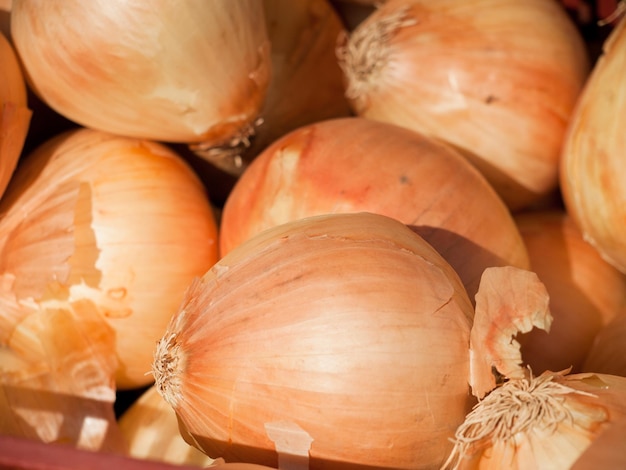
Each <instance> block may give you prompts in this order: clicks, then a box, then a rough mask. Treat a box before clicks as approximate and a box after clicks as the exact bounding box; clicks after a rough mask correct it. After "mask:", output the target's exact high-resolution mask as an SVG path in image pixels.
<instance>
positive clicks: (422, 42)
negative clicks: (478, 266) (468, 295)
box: [338, 0, 589, 210]
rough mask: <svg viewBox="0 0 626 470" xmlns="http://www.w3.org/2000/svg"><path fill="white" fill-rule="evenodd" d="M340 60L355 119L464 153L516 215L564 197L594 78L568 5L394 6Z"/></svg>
mask: <svg viewBox="0 0 626 470" xmlns="http://www.w3.org/2000/svg"><path fill="white" fill-rule="evenodd" d="M531 30H532V32H533V34H532V35H529V33H528V32H529V31H531ZM338 54H339V58H340V63H341V65H342V68H343V70H344V72H345V76H346V94H347V97H348V98H349V99H350V100H351V103H352V106H353V109H354V111H355V113H357V114H358V115H360V116H363V117H367V118H370V119H376V120H380V121H385V122H391V123H395V124H398V125H401V126H403V127H407V128H410V129H413V130H416V131H420V132H423V133H425V134H427V135H431V136H435V137H438V138H441V139H442V140H444V141H446V142H449V143H450V144H452V145H454V146H455V147H457V148H458V149H459V150H461V151H462V152H463V154H464V155H465V156H466V157H467V158H468V159H469V160H470V161H471V162H472V163H473V164H474V165H475V166H476V167H477V168H478V169H480V171H481V172H482V173H483V174H484V175H485V176H486V178H487V179H488V180H489V182H490V183H491V184H492V185H493V186H494V188H495V189H496V191H497V192H498V194H500V196H501V197H502V198H503V200H504V201H505V202H506V204H507V205H508V206H509V207H510V208H511V209H512V210H517V209H520V208H523V207H527V206H529V205H531V204H532V203H534V202H536V201H538V200H541V199H542V198H543V197H544V196H545V195H546V194H549V193H550V192H551V191H553V190H554V189H555V188H556V187H557V186H558V161H559V154H560V151H561V145H562V142H563V137H564V133H565V130H566V126H567V123H568V120H569V118H570V115H571V113H572V109H573V107H574V105H575V103H576V100H577V98H578V95H579V93H580V91H581V88H582V86H583V84H584V82H585V79H586V77H587V73H588V70H589V59H588V57H587V50H586V47H585V43H584V41H583V39H582V36H581V34H580V32H579V31H578V29H577V28H576V26H575V24H574V23H573V21H572V20H571V19H570V17H569V16H568V15H567V13H566V12H565V10H564V8H563V6H562V5H561V4H559V2H556V1H545V0H527V1H523V2H520V1H518V0H504V1H499V2H494V1H493V0H473V1H469V2H468V1H466V0H438V1H436V2H433V1H426V0H392V1H387V2H385V3H384V4H383V5H382V6H381V7H380V8H378V9H377V10H376V11H375V12H374V13H373V14H371V15H370V16H369V17H368V18H367V19H366V20H365V21H364V22H363V23H361V25H359V27H358V28H357V29H356V30H355V31H354V32H353V33H352V34H350V35H349V36H348V37H346V38H344V40H343V41H342V43H341V44H340V46H339V48H338Z"/></svg>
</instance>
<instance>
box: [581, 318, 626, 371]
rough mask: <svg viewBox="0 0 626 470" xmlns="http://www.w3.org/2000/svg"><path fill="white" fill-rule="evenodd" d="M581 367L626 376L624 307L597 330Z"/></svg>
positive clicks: (584, 369) (625, 320)
mask: <svg viewBox="0 0 626 470" xmlns="http://www.w3.org/2000/svg"><path fill="white" fill-rule="evenodd" d="M582 369H583V371H589V372H592V371H595V372H602V373H604V374H613V375H621V376H623V377H626V308H623V309H622V310H620V311H619V312H618V313H617V315H615V317H614V318H613V319H612V320H611V321H610V322H609V323H607V324H606V325H604V326H603V327H602V328H601V329H600V331H598V332H597V334H596V335H595V337H594V340H593V344H592V345H591V348H590V349H589V351H588V353H587V356H586V357H585V361H584V363H583V366H582Z"/></svg>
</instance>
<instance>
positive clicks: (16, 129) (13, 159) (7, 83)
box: [0, 33, 32, 197]
mask: <svg viewBox="0 0 626 470" xmlns="http://www.w3.org/2000/svg"><path fill="white" fill-rule="evenodd" d="M31 115H32V112H31V110H30V109H29V108H28V102H27V94H26V82H25V81H24V75H23V73H22V68H21V65H20V63H19V61H18V58H17V54H16V53H15V50H14V49H13V45H12V44H11V43H10V42H9V40H8V39H7V37H6V36H5V35H4V33H0V197H2V194H4V191H5V190H6V187H7V185H8V184H9V180H10V179H11V176H13V172H14V170H15V168H16V166H17V162H18V160H19V158H20V156H21V153H22V149H23V147H24V142H25V141H26V135H27V134H28V130H29V127H30V119H31Z"/></svg>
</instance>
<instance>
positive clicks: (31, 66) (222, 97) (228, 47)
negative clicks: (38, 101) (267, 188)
mask: <svg viewBox="0 0 626 470" xmlns="http://www.w3.org/2000/svg"><path fill="white" fill-rule="evenodd" d="M11 35H12V38H13V41H14V43H15V47H16V49H17V51H18V53H19V55H20V58H21V60H22V62H23V64H24V67H25V70H26V72H27V78H28V81H29V83H30V85H31V86H32V89H33V91H34V92H35V93H36V94H37V95H38V96H40V97H41V98H42V100H43V101H44V102H46V103H47V104H48V105H49V106H50V107H51V108H52V109H54V110H55V111H57V112H58V113H60V114H61V115H63V116H65V117H67V118H68V119H71V120H72V121H75V122H76V123H78V124H80V125H82V126H86V127H90V128H94V129H98V130H102V131H106V132H110V133H114V134H117V135H122V136H128V137H135V138H142V139H149V140H156V141H166V142H178V143H184V144H195V145H200V146H201V147H203V148H215V147H226V148H228V147H231V146H236V145H238V144H239V143H240V142H242V141H246V140H247V139H248V137H249V135H250V134H251V133H253V132H254V126H255V122H256V120H257V118H258V114H259V111H260V109H261V106H262V103H263V100H264V99H265V94H266V92H267V86H268V82H269V77H270V75H271V63H270V57H269V54H270V47H269V41H268V38H267V31H266V29H265V22H264V19H263V4H262V2H260V1H258V0H212V1H210V2H204V1H199V2H196V1H191V2H171V1H168V0H154V1H151V2H150V6H149V7H146V4H145V2H143V1H141V0H134V1H126V0H124V1H121V0H94V1H89V2H84V1H82V0H67V1H63V2H61V3H59V4H56V3H54V2H49V1H47V0H14V1H13V6H12V10H11ZM215 163H216V164H220V163H222V162H221V161H220V160H215Z"/></svg>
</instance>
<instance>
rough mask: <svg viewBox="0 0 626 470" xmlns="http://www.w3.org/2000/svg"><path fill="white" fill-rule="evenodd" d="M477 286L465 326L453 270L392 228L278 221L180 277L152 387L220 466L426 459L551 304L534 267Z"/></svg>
mask: <svg viewBox="0 0 626 470" xmlns="http://www.w3.org/2000/svg"><path fill="white" fill-rule="evenodd" d="M483 280H485V283H486V284H485V289H484V291H483V292H482V295H481V296H480V297H479V298H480V299H481V302H480V304H478V305H477V308H476V313H477V315H478V314H479V313H480V315H481V316H482V317H483V319H482V320H481V321H480V322H479V324H480V327H479V328H478V329H477V330H476V328H475V324H474V328H472V324H473V321H474V310H473V307H472V304H471V302H470V300H469V298H468V296H467V293H466V291H465V289H464V288H463V285H462V283H461V280H460V278H459V277H458V275H457V274H456V272H455V271H454V270H453V269H452V267H451V266H450V265H449V264H448V263H447V262H446V261H445V260H444V259H443V258H442V257H441V255H439V254H438V253H437V252H436V251H435V250H434V249H433V248H432V246H430V245H429V244H428V243H427V242H426V241H425V240H424V239H423V238H421V237H420V236H419V235H417V234H416V233H415V232H414V231H412V230H411V229H410V228H408V227H407V226H406V225H404V224H402V223H401V222H399V221H397V220H395V219H392V218H389V217H386V216H383V215H380V214H373V213H366V212H361V213H351V214H324V215H318V216H311V217H306V218H302V219H298V220H296V221H292V222H287V223H285V224H282V225H279V226H276V227H273V228H270V229H267V230H265V231H263V232H261V233H259V234H257V235H255V236H254V237H252V238H250V239H249V240H247V241H246V242H244V243H242V244H241V245H239V246H238V247H237V248H235V249H234V250H233V251H231V252H230V253H228V254H227V255H226V256H225V257H223V258H222V259H221V260H220V261H218V262H217V263H216V264H215V265H214V266H213V267H212V268H211V269H210V270H209V271H208V272H207V273H206V274H205V275H204V276H203V277H202V278H201V279H198V280H196V281H194V282H193V283H192V284H191V286H190V287H189V289H188V291H187V293H186V296H185V299H184V300H183V302H182V304H181V306H180V308H179V310H178V312H177V313H176V314H174V316H173V318H172V320H171V323H170V325H169V327H168V329H167V331H166V332H165V333H164V335H163V337H162V339H161V340H160V341H159V343H158V345H157V348H156V351H155V359H154V363H153V374H154V376H155V378H156V387H157V389H158V390H159V392H160V393H161V394H162V396H163V397H164V398H165V399H166V400H167V401H168V402H169V403H170V404H171V406H172V407H173V409H174V410H175V411H176V414H177V416H178V417H179V422H180V424H181V432H182V434H183V437H184V438H185V440H187V441H188V442H190V443H192V444H193V445H195V446H196V447H198V448H200V449H202V450H203V451H205V452H206V453H207V454H208V455H209V456H211V457H221V458H223V459H225V461H226V462H231V461H232V462H237V461H243V462H249V463H257V464H262V465H269V466H274V467H275V466H276V464H277V463H278V466H279V468H283V465H281V460H283V459H284V460H287V458H290V459H292V460H293V461H296V462H297V461H300V462H301V463H304V461H306V466H303V467H297V468H309V469H311V470H314V469H321V468H329V467H331V466H337V467H338V468H345V469H361V468H394V469H400V468H402V469H409V468H410V469H428V468H433V466H435V465H438V464H440V463H442V462H443V460H444V459H445V455H446V454H447V452H449V451H450V450H451V443H450V442H449V440H448V438H447V437H448V436H449V435H451V433H452V432H453V429H454V428H456V426H458V425H459V424H460V423H461V422H462V421H463V419H464V416H465V414H466V413H467V411H469V409H468V407H469V406H470V405H471V404H472V403H474V402H475V399H474V398H473V397H472V396H471V394H470V389H469V385H471V386H472V391H474V392H475V393H476V396H479V397H480V396H482V395H483V394H484V393H486V392H488V391H489V390H491V388H493V385H494V384H493V381H494V380H495V378H494V375H493V374H492V369H493V367H497V368H498V370H501V371H503V373H510V374H511V375H515V374H516V373H517V369H519V367H520V365H519V364H520V358H519V354H518V355H517V357H516V356H515V354H510V351H509V350H508V349H509V346H510V345H511V335H512V334H515V333H517V332H518V331H527V329H528V328H532V326H533V325H538V326H541V325H542V324H544V323H545V321H546V315H547V314H548V312H547V310H546V309H545V306H546V304H547V301H546V299H545V290H544V289H543V287H542V286H541V285H540V283H539V282H538V280H537V278H536V276H535V275H534V274H533V273H530V272H528V271H524V270H519V269H517V268H513V267H501V268H499V267H493V268H488V269H486V270H485V274H483ZM481 289H482V283H481ZM477 298H478V296H477ZM502 302H505V303H506V306H505V305H502ZM470 328H471V331H470ZM470 336H471V337H470ZM481 347H482V349H481ZM470 349H472V350H473V351H474V352H470ZM501 351H504V352H505V356H506V357H500V355H499V353H500V352H501ZM470 363H471V365H470ZM284 468H288V467H286V466H285V467H284Z"/></svg>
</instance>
